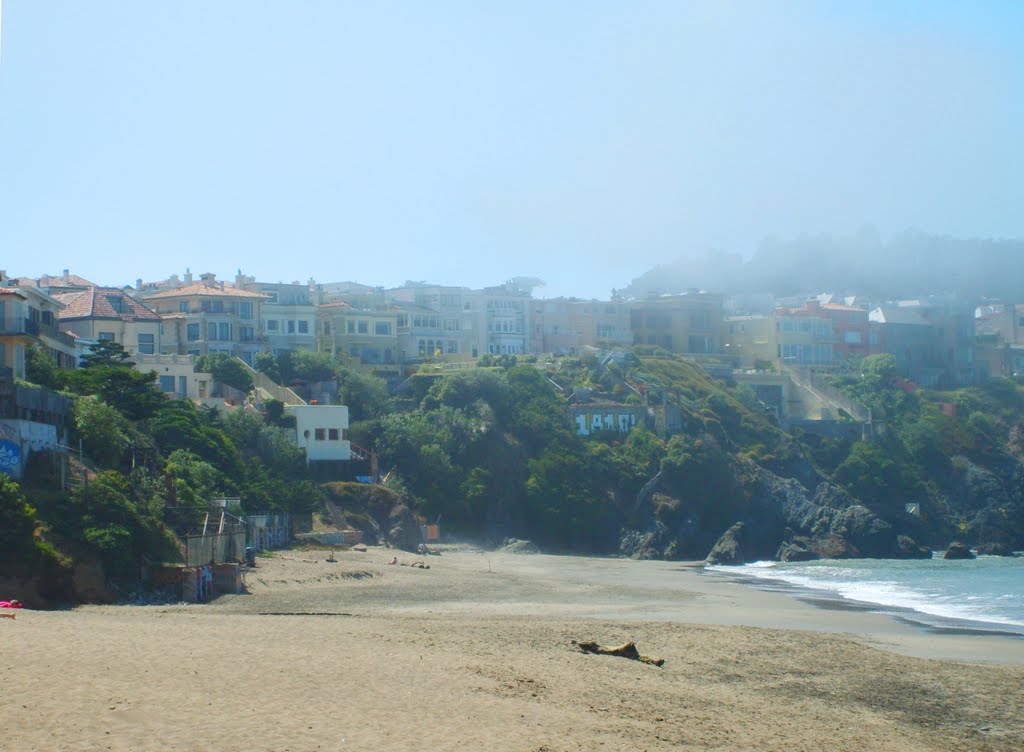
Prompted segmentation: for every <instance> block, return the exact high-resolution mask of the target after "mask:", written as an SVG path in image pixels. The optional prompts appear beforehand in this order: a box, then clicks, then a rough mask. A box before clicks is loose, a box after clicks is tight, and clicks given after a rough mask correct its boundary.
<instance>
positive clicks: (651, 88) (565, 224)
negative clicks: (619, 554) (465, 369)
mask: <svg viewBox="0 0 1024 752" xmlns="http://www.w3.org/2000/svg"><path fill="white" fill-rule="evenodd" d="M2 37H3V39H2V49H0V268H5V269H7V271H8V272H9V273H11V274H15V275H25V276H38V275H40V274H43V273H50V274H58V273H60V270H61V269H63V268H65V267H67V268H70V269H71V270H72V271H73V272H75V273H77V274H80V275H82V276H84V277H87V278H90V279H92V280H94V281H96V282H100V283H105V284H125V283H133V282H134V281H135V278H136V277H142V278H144V279H146V280H154V279H160V278H163V277H166V276H167V275H169V274H171V273H175V272H176V273H179V274H181V273H183V272H184V271H185V268H186V267H190V268H191V270H192V272H193V273H195V274H199V273H200V272H205V271H213V272H216V273H217V274H218V275H219V276H221V277H225V276H227V277H230V276H232V275H233V274H234V272H235V270H236V269H237V268H241V269H242V271H243V272H244V273H246V274H252V275H255V276H256V277H257V278H258V279H261V280H265V281H291V280H293V279H301V280H306V279H308V278H309V277H311V276H312V277H314V278H315V279H316V280H317V281H321V282H328V281H339V280H347V279H353V280H357V281H360V282H364V283H367V284H382V285H388V286H391V285H397V284H401V283H402V282H404V281H405V280H406V279H425V280H428V281H431V282H436V283H442V284H464V285H469V286H473V287H478V286H482V285H488V284H497V283H500V282H502V281H504V280H505V279H508V278H510V277H512V276H517V275H524V276H536V277H540V278H542V279H544V280H546V281H547V283H548V286H547V287H546V288H543V289H541V290H538V291H537V294H540V295H544V296H554V295H578V296H587V297H589V296H598V297H606V296H607V295H608V293H609V290H610V289H611V288H612V287H621V286H623V285H625V284H626V283H628V282H629V281H630V280H631V279H632V278H633V277H635V276H637V275H639V274H640V273H642V272H644V271H646V270H647V269H648V268H650V267H652V266H653V265H655V264H657V263H664V262H667V261H670V260H672V259H675V258H677V257H679V256H685V255H692V254H701V253H703V252H704V251H705V250H707V249H709V248H720V249H725V250H730V251H737V252H740V253H743V254H745V255H749V254H750V253H751V252H753V250H754V249H755V248H756V247H757V244H758V242H759V241H760V240H761V239H762V238H763V237H765V236H766V235H770V234H774V235H778V236H782V237H787V236H791V235H795V234H798V233H800V232H803V231H809V232H819V231H825V232H837V233H847V232H851V231H853V230H855V229H857V228H858V227H860V226H861V225H863V224H873V225H875V226H876V227H877V228H878V229H879V230H880V231H881V232H882V233H883V235H888V234H890V233H892V232H895V231H898V230H902V229H905V228H908V227H916V228H919V229H922V230H925V231H929V232H936V233H950V234H956V235H965V236H1004V237H1008V236H1013V237H1021V236H1024V211H1021V207H1022V206H1024V192H1022V190H1021V181H1022V179H1024V137H1022V136H1024V3H1020V2H1005V3H997V2H989V3H984V2H979V3H971V2H956V3H948V4H947V3H941V2H938V1H937V0H932V1H929V2H920V3H917V2H909V1H907V0H900V1H899V2H891V1H890V2H879V3H871V2H862V1H861V0H858V2H854V3H851V2H836V3H800V2H783V1H782V0H773V1H772V2H754V1H752V0H750V1H747V2H736V3H732V2H726V1H724V0H715V1H714V2H708V3H702V2H683V0H670V1H669V2H637V1H631V2H597V1H596V0H585V1H582V2H557V1H554V2H552V1H551V0H545V1H544V2H536V3H531V2H514V3H510V2H494V3H490V2H484V1H483V0H466V2H440V1H435V2H414V1H413V0H410V1H409V2H403V3H397V2H395V3H392V2H381V1H376V2H351V3H349V2H342V1H341V0H324V1H323V2H301V1H300V0H296V1H295V2H284V3H282V2H260V1H259V0H245V1H244V2H228V1H226V0H217V1H216V2H210V1H209V0H204V1H203V2H186V1H184V0H175V1H174V2H148V1H147V2H139V0H121V1H120V2H115V1H114V0H90V1H89V2H84V1H83V0H66V1H65V2H53V1H48V0H6V1H5V2H3V24H2Z"/></svg>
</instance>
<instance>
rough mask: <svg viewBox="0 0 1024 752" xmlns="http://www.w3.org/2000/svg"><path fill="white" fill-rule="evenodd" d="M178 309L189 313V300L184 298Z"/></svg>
mask: <svg viewBox="0 0 1024 752" xmlns="http://www.w3.org/2000/svg"><path fill="white" fill-rule="evenodd" d="M178 311H179V312H181V313H188V301H187V300H183V301H181V302H180V303H178Z"/></svg>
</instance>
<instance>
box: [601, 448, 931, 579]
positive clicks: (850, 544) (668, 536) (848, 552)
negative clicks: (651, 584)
mask: <svg viewBox="0 0 1024 752" xmlns="http://www.w3.org/2000/svg"><path fill="white" fill-rule="evenodd" d="M737 475H738V476H739V475H742V477H743V479H744V487H743V493H744V494H745V495H744V496H743V497H742V500H741V501H737V500H723V504H730V503H731V504H732V505H733V506H734V508H735V514H736V517H735V524H733V525H732V526H731V527H729V528H728V530H726V531H725V532H724V533H723V534H722V535H721V536H720V537H719V538H718V539H717V542H714V543H713V544H711V545H710V553H708V554H707V561H709V562H711V563H718V564H743V563H748V562H752V561H761V560H765V559H777V560H781V561H808V560H812V559H850V558H900V559H908V558H926V557H929V556H931V551H930V549H928V548H922V547H921V546H919V545H918V544H917V543H916V541H915V540H914V539H913V538H912V537H910V536H908V535H906V534H905V533H904V531H901V530H897V529H896V528H895V527H894V525H893V524H892V523H891V522H888V521H886V520H884V519H882V518H881V517H880V516H879V515H877V514H876V513H875V512H873V511H872V510H871V509H869V508H868V507H867V506H865V505H864V504H862V503H861V502H860V501H858V500H857V499H855V498H853V497H852V496H850V494H849V493H847V492H846V491H845V490H843V489H842V488H840V487H839V486H837V485H835V484H833V483H830V482H827V481H823V482H820V483H818V484H817V486H815V487H814V489H813V491H812V490H809V489H808V488H806V487H805V486H803V485H802V484H800V483H799V482H797V481H796V480H793V479H787V478H780V477H779V476H778V475H775V474H774V473H772V472H771V471H769V470H766V469H764V468H762V467H760V466H758V465H756V464H754V463H753V462H750V461H747V460H738V461H737ZM671 490H672V489H671V488H664V489H662V491H664V492H665V493H661V492H655V493H653V494H652V502H651V503H652V504H656V503H657V504H660V505H661V508H666V507H667V506H668V505H669V504H672V505H674V507H675V511H674V513H673V515H672V516H671V517H670V518H669V517H666V516H662V517H663V518H665V519H672V520H677V521H679V522H677V523H676V524H675V526H674V527H667V526H666V525H664V524H662V523H661V522H660V520H659V521H656V522H655V523H654V524H652V525H651V527H650V528H648V529H647V530H646V531H624V533H623V535H622V538H621V541H620V552H621V553H623V554H624V555H629V556H632V557H633V558H651V557H652V556H654V555H656V554H659V555H660V558H669V557H668V556H667V555H666V554H667V553H669V552H673V553H681V555H682V556H683V557H684V558H685V557H686V554H687V553H688V552H692V550H693V547H694V546H695V545H699V544H700V542H701V541H702V540H705V539H706V536H707V534H708V532H710V531H707V530H703V529H700V527H699V526H698V527H697V529H694V528H693V527H692V526H689V525H688V521H691V520H692V519H694V518H695V517H697V515H695V514H694V515H691V514H689V513H688V509H687V505H686V500H685V499H675V498H673V497H671V495H670V494H671ZM705 545H708V544H705Z"/></svg>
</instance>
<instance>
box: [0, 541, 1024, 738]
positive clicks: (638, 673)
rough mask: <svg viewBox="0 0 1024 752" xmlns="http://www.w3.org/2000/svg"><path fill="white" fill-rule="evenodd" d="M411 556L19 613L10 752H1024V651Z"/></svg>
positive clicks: (606, 577) (805, 613)
mask: <svg viewBox="0 0 1024 752" xmlns="http://www.w3.org/2000/svg"><path fill="white" fill-rule="evenodd" d="M391 555H392V552H391V551H384V550H380V549H376V550H375V549H371V550H370V551H368V552H367V553H363V554H360V553H356V552H346V553H339V554H338V556H337V558H338V562H337V563H329V562H326V561H325V560H324V559H325V556H326V555H325V553H323V552H314V551H291V552H286V553H285V554H282V555H279V556H276V557H272V558H266V559H262V558H261V559H260V560H259V566H258V567H257V568H256V569H255V570H253V571H251V572H249V573H248V574H247V576H246V582H247V586H248V589H249V591H250V592H249V594H246V595H242V596H228V597H222V598H220V599H219V600H218V601H217V602H215V603H213V604H209V605H173V606H117V607H110V606H107V607H84V608H77V609H74V610H69V611H58V612H33V611H24V612H22V613H19V615H18V618H17V620H9V619H4V620H0V671H2V672H3V685H2V688H0V748H3V749H12V750H61V749H73V750H93V749H98V750H105V749H112V750H246V751H251V750H317V749H320V750H347V749H351V750H356V749H363V750H365V749H375V750H407V749H429V750H448V749H466V750H532V751H535V752H536V751H538V750H550V751H552V752H553V751H554V750H595V749H602V750H667V749H692V750H708V749H710V750H714V749H723V750H780V751H783V750H784V751H785V752H796V751H798V750H857V751H858V752H864V751H867V750H1021V749H1024V640H1019V639H1011V638H992V637H977V636H962V635H934V634H927V633H925V632H923V631H920V630H916V629H914V628H912V627H910V626H907V625H906V624H902V623H899V622H897V621H896V620H893V619H891V618H889V617H886V616H882V615H877V614H869V613H860V612H851V611H838V610H827V609H821V608H815V607H813V606H810V605H807V604H804V603H801V602H800V601H798V600H796V599H794V598H791V597H788V596H786V595H782V594H779V593H766V592H761V591H758V590H754V589H752V588H749V587H746V586H743V585H738V584H734V583H731V582H728V581H725V580H721V579H716V578H714V577H710V576H706V575H701V574H700V573H699V572H698V571H697V570H696V569H694V568H693V567H688V566H684V565H679V564H678V563H669V562H633V561H619V560H599V559H582V558H570V557H552V556H513V555H507V554H506V555H501V554H480V553H471V552H465V551H446V552H444V555H443V556H440V557H429V558H428V559H427V560H426V561H427V563H429V564H430V567H431V568H430V569H429V570H420V569H413V568H411V567H403V566H388V565H386V564H385V562H386V561H387V560H388V559H390V557H391ZM399 558H400V559H402V560H404V561H406V562H412V561H414V560H416V559H417V557H414V556H410V555H401V554H400V555H399ZM573 639H577V640H596V641H598V642H601V643H604V644H615V643H620V642H624V641H626V640H634V641H636V643H637V644H638V646H639V648H640V651H641V652H643V653H646V654H648V655H652V656H655V657H661V658H664V659H665V661H666V663H665V666H664V667H663V668H657V667H654V666H649V665H644V664H641V663H638V662H635V661H629V660H625V659H622V658H615V657H607V656H595V655H585V654H583V653H581V652H579V651H578V650H577V649H576V648H574V647H573V645H572V644H571V641H572V640H573ZM940 657H941V659H940Z"/></svg>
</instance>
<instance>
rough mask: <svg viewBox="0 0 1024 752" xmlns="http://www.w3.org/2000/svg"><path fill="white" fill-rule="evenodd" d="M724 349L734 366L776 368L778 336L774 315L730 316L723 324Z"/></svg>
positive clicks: (758, 368)
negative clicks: (733, 360)
mask: <svg viewBox="0 0 1024 752" xmlns="http://www.w3.org/2000/svg"><path fill="white" fill-rule="evenodd" d="M723 328H724V331H725V333H724V334H723V335H722V339H723V350H722V352H723V353H725V354H726V355H730V356H732V357H733V358H735V363H736V367H737V368H741V369H744V370H746V369H756V370H762V371H763V370H771V369H778V366H779V363H778V359H779V337H778V332H777V331H776V320H775V317H774V316H760V315H753V316H729V317H727V318H726V319H725V323H724V326H723Z"/></svg>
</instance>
